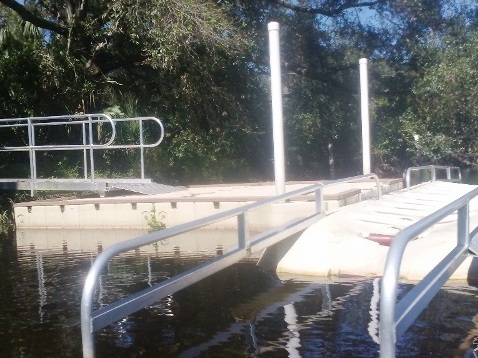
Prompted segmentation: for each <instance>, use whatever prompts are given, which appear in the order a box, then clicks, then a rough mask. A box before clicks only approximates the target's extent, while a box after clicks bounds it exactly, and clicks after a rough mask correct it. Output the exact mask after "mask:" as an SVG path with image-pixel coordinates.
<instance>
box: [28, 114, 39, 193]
mask: <svg viewBox="0 0 478 358" xmlns="http://www.w3.org/2000/svg"><path fill="white" fill-rule="evenodd" d="M27 131H28V153H29V156H30V178H31V186H30V196H32V197H33V195H34V194H35V186H36V171H37V170H36V155H35V150H34V149H33V146H34V143H35V137H34V129H33V124H32V121H31V119H30V118H28V119H27Z"/></svg>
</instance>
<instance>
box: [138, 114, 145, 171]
mask: <svg viewBox="0 0 478 358" xmlns="http://www.w3.org/2000/svg"><path fill="white" fill-rule="evenodd" d="M139 146H140V156H141V159H140V160H141V179H144V146H143V119H142V118H140V119H139Z"/></svg>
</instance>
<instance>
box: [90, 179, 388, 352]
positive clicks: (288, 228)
mask: <svg viewBox="0 0 478 358" xmlns="http://www.w3.org/2000/svg"><path fill="white" fill-rule="evenodd" d="M364 178H370V179H375V181H376V184H377V196H378V198H380V197H381V186H380V182H379V180H378V177H377V175H375V174H369V175H361V176H356V177H352V178H345V179H340V180H335V181H333V182H329V183H327V184H324V183H320V182H319V183H316V184H313V185H310V186H307V187H305V188H301V189H297V190H294V191H291V192H289V193H285V194H281V195H278V196H275V197H272V198H267V199H264V200H261V201H258V202H256V203H252V204H248V205H244V206H242V207H239V208H235V209H231V210H227V211H224V212H221V213H218V214H215V215H211V216H208V217H205V218H201V219H197V220H194V221H191V222H189V223H185V224H181V225H177V226H174V227H171V228H167V229H164V230H161V231H156V232H153V233H150V234H147V235H144V236H140V237H138V238H135V239H132V240H128V241H124V242H120V243H117V244H115V245H112V246H110V247H108V248H107V249H105V250H104V251H103V252H102V253H101V254H100V255H98V257H97V258H96V260H95V262H94V263H93V265H92V266H91V268H90V270H89V272H88V275H87V277H86V281H85V285H84V287H83V294H82V297H81V335H82V342H83V356H84V357H94V356H95V347H94V339H93V333H94V332H95V331H97V330H99V329H101V328H103V327H105V326H107V325H108V324H111V323H113V322H115V321H117V320H119V319H121V318H123V317H125V316H127V315H129V314H132V313H134V312H136V311H138V310H140V309H142V308H144V307H147V306H148V305H151V304H152V303H154V302H156V301H158V300H160V299H162V298H164V297H166V296H169V295H171V294H173V293H175V292H177V291H179V290H181V289H183V288H185V287H187V286H189V285H191V284H193V283H196V282H198V281H200V280H202V279H203V278H206V277H208V276H210V275H212V274H214V273H216V272H218V271H220V270H222V269H224V268H226V267H228V266H230V265H232V264H234V263H236V262H238V261H240V260H241V259H243V258H245V257H247V256H249V255H250V254H251V252H253V251H254V252H255V251H259V250H262V249H265V248H266V247H268V246H270V245H273V244H275V243H277V242H279V241H281V240H283V239H285V238H287V237H290V236H291V235H293V234H295V233H297V232H299V231H301V230H304V229H306V228H307V227H309V226H310V225H311V224H312V223H314V222H315V221H317V220H318V219H319V218H320V216H321V215H322V212H323V210H322V205H323V204H322V202H323V200H322V199H323V192H322V188H323V187H324V186H329V185H334V184H339V183H343V182H350V181H356V180H360V179H364ZM311 192H314V193H315V213H314V214H312V215H309V216H307V217H298V218H296V219H294V220H292V221H290V222H287V223H285V224H283V225H280V226H277V227H274V228H272V229H269V230H266V231H264V232H261V233H258V234H256V235H254V236H253V237H249V229H248V220H247V214H249V213H250V212H251V211H252V210H255V209H259V208H261V207H264V206H267V205H270V204H274V203H284V202H285V201H287V200H289V199H291V198H293V197H296V196H298V195H303V194H307V193H311ZM232 217H237V244H238V245H237V246H238V248H237V249H235V250H232V251H231V252H229V253H226V254H224V255H223V256H221V257H220V258H216V259H213V260H211V261H208V262H206V263H203V264H201V265H198V266H196V267H194V268H192V269H190V270H188V271H186V272H184V273H181V274H179V275H176V276H173V277H172V278H169V279H167V280H165V281H163V282H160V283H158V284H156V285H153V286H152V287H149V288H147V289H145V290H143V291H140V292H137V293H135V294H133V295H131V296H128V297H125V298H123V299H121V300H119V301H116V302H114V303H111V304H109V305H108V306H105V307H102V308H100V309H98V310H96V311H93V297H94V293H95V289H96V287H97V284H98V281H99V278H100V275H101V272H102V271H103V269H104V267H105V266H106V265H107V264H108V262H109V261H110V260H111V259H112V258H113V257H115V256H117V255H119V254H121V253H124V252H126V251H129V250H133V249H136V248H139V247H141V246H145V245H148V244H152V243H154V242H158V241H161V240H166V239H168V238H170V237H173V236H177V235H179V234H183V233H186V232H190V231H192V230H196V229H199V228H201V227H204V226H206V225H210V224H214V223H216V222H219V221H222V220H226V219H229V218H232Z"/></svg>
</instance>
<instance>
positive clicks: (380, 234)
mask: <svg viewBox="0 0 478 358" xmlns="http://www.w3.org/2000/svg"><path fill="white" fill-rule="evenodd" d="M476 188H477V186H475V185H466V184H456V183H449V182H441V181H435V182H431V183H425V184H421V185H417V186H414V187H411V188H410V189H409V190H401V191H395V192H393V193H391V194H389V195H386V196H384V197H383V198H382V200H380V201H373V200H370V201H362V202H359V203H356V204H353V205H350V206H345V207H342V208H341V209H340V210H337V211H335V212H333V213H331V214H330V215H327V216H326V217H324V218H323V219H322V220H320V221H318V222H317V223H315V224H313V225H311V227H309V228H308V229H307V230H306V231H305V232H304V233H303V234H302V235H301V237H300V238H299V239H298V240H297V241H296V242H295V243H294V245H293V246H292V247H291V248H290V249H289V251H288V252H287V253H286V254H285V255H284V256H283V257H282V258H281V259H280V261H279V262H278V263H277V271H278V272H284V273H290V274H301V275H313V276H344V275H346V276H347V275H359V276H380V275H381V274H382V272H383V267H384V264H385V259H386V256H387V253H388V247H389V245H390V242H391V240H393V238H394V237H395V235H397V234H398V233H399V232H400V231H401V230H403V229H405V228H407V227H409V226H410V225H412V224H414V223H416V222H418V221H419V220H421V219H423V218H425V217H427V216H428V215H430V214H432V213H433V212H435V211H437V210H439V209H440V208H442V207H444V206H446V205H447V204H449V203H451V202H453V201H454V200H456V199H457V198H459V197H461V196H463V195H465V194H467V193H469V192H471V191H473V190H474V189H476ZM470 225H471V226H472V227H474V226H476V225H478V200H476V199H475V200H472V202H471V204H470ZM456 230H457V228H456V214H455V215H451V216H448V217H446V218H445V219H443V220H441V221H440V222H439V223H438V224H436V225H434V226H433V227H431V228H430V229H428V230H427V231H425V232H424V233H422V234H421V235H420V236H418V237H417V238H415V240H413V241H412V242H410V244H409V247H408V248H407V251H406V252H405V256H404V258H403V261H402V265H401V271H400V277H402V278H403V279H408V280H412V281H413V280H419V279H421V278H423V277H424V276H425V275H426V273H428V272H429V271H430V270H431V269H432V268H433V267H435V266H436V264H437V263H438V262H439V260H440V259H442V258H443V257H444V256H446V254H447V253H448V252H449V251H450V249H451V248H452V247H453V246H454V244H455V241H454V240H453V239H452V238H453V237H454V236H455V233H456ZM266 259H267V255H265V257H264V258H263V260H266ZM472 262H473V257H472V256H470V257H469V258H467V259H466V260H465V262H464V263H463V264H462V265H461V266H460V268H459V269H458V270H457V271H455V272H454V274H453V275H452V277H451V278H452V279H463V280H466V279H468V278H469V275H470V274H471V273H470V270H472V269H473V270H475V268H474V265H472ZM475 274H476V273H475Z"/></svg>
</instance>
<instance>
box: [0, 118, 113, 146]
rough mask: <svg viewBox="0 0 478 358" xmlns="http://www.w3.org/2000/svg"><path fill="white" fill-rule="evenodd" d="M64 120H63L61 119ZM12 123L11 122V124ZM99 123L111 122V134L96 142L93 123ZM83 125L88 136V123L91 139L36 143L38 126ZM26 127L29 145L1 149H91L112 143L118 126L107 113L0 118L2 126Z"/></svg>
mask: <svg viewBox="0 0 478 358" xmlns="http://www.w3.org/2000/svg"><path fill="white" fill-rule="evenodd" d="M60 120H63V121H60ZM9 123H11V124H9ZM97 123H109V124H110V125H111V135H110V137H109V139H108V140H107V141H105V142H104V143H99V144H95V143H94V142H93V136H92V125H93V124H97ZM78 124H81V125H82V133H83V137H85V136H86V126H85V124H88V132H89V134H90V135H89V141H88V143H85V141H83V143H82V144H49V145H36V144H35V142H36V137H35V128H36V127H52V126H73V125H78ZM21 127H26V128H27V130H28V145H23V146H2V147H0V151H30V150H42V151H48V150H53V151H55V150H71V149H90V148H102V147H105V146H109V145H111V143H113V141H114V139H115V136H116V128H115V125H114V122H113V119H112V118H111V117H110V116H108V115H106V114H78V115H65V116H50V117H25V118H2V119H0V129H1V128H21Z"/></svg>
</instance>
